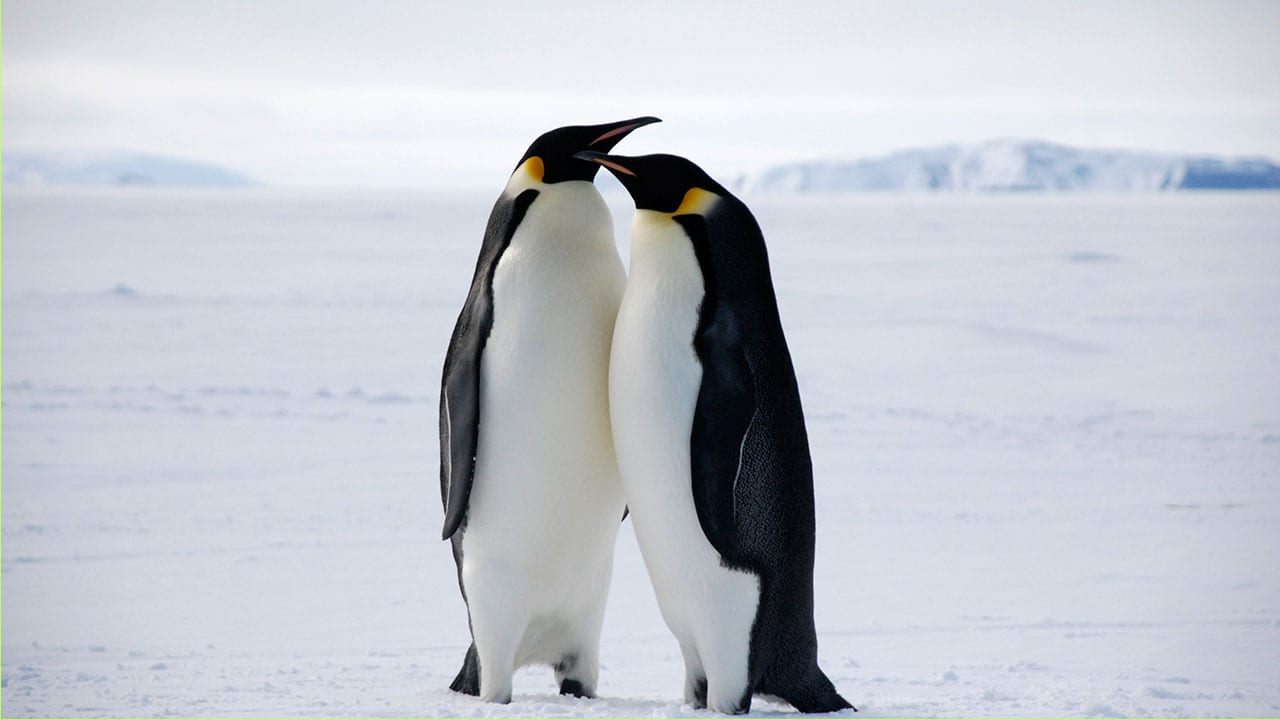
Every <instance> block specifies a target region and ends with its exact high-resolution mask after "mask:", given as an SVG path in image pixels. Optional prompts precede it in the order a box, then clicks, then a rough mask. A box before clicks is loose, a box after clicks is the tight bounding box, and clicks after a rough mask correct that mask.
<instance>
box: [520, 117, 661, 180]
mask: <svg viewBox="0 0 1280 720" xmlns="http://www.w3.org/2000/svg"><path fill="white" fill-rule="evenodd" d="M656 122H662V121H661V120H659V119H658V118H656V117H638V118H632V119H630V120H621V121H619V122H612V123H605V124H603V125H570V126H568V127H562V128H556V129H555V130H550V131H548V132H545V133H543V134H542V135H541V136H540V137H539V138H538V139H537V140H534V141H533V144H532V145H530V146H529V149H528V150H526V151H525V153H524V157H521V158H520V162H518V163H516V167H517V168H519V167H520V166H521V165H524V164H525V163H526V162H528V161H529V160H531V159H533V158H537V160H536V162H534V163H531V165H530V168H529V172H530V173H531V174H532V175H533V176H534V177H535V178H537V179H538V180H540V181H541V182H544V183H558V182H564V181H566V180H586V181H587V182H591V181H592V180H594V179H595V176H596V171H598V170H599V169H600V166H599V165H597V164H595V163H593V162H586V161H584V160H581V159H578V158H575V157H574V153H578V152H581V151H583V150H599V151H601V152H609V151H610V150H611V149H613V146H614V145H617V144H618V141H619V140H621V139H622V138H624V137H626V136H627V134H628V133H630V132H631V131H632V130H635V129H636V128H638V127H641V126H644V125H649V124H651V123H656Z"/></svg>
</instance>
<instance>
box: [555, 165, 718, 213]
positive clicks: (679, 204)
mask: <svg viewBox="0 0 1280 720" xmlns="http://www.w3.org/2000/svg"><path fill="white" fill-rule="evenodd" d="M577 157H580V158H583V159H585V160H592V161H593V162H597V163H600V164H601V165H603V166H604V167H605V168H607V169H608V170H609V172H611V173H613V175H614V177H616V178H618V181H619V182H621V183H622V186H623V187H625V188H626V189H627V192H629V193H631V198H632V199H633V200H635V202H636V209H637V210H656V211H658V212H661V213H677V212H684V211H685V210H688V209H689V208H690V205H691V204H692V205H696V203H693V202H686V201H693V199H694V198H695V197H696V196H697V195H698V193H694V194H693V195H690V191H692V190H704V191H708V192H712V193H715V194H716V195H719V196H721V197H724V196H727V195H729V191H728V190H725V189H724V187H723V186H722V185H721V184H720V183H718V182H716V181H715V180H712V179H711V176H710V175H708V174H707V173H706V172H704V171H703V169H702V168H700V167H698V166H697V165H694V164H693V163H692V162H689V161H688V160H686V159H684V158H682V157H680V156H678V155H640V156H637V157H627V156H625V155H605V154H604V153H599V152H591V151H588V152H581V153H578V155H577ZM690 211H691V212H694V211H695V210H690Z"/></svg>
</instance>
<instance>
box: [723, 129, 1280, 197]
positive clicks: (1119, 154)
mask: <svg viewBox="0 0 1280 720" xmlns="http://www.w3.org/2000/svg"><path fill="white" fill-rule="evenodd" d="M738 189H740V190H745V191H747V192H784V193H828V192H867V191H915V192H929V191H940V192H1045V191H1047V192H1075V191H1109V192H1157V191H1169V190H1226V189H1231V190H1237V189H1280V165H1276V164H1275V163H1272V162H1269V161H1267V160H1263V159H1239V160H1224V159H1219V158H1210V157H1189V156H1179V155H1165V154H1157V153H1142V152H1128V151H1123V150H1084V149H1079V148H1073V147H1067V146H1065V145H1055V144H1053V143H1048V142H1042V141H1037V140H1017V139H1004V140H992V141H989V142H984V143H979V144H977V145H947V146H943V147H934V148H922V149H914V150H903V151H900V152H896V153H893V154H891V155H888V156H886V157H882V158H875V159H869V160H858V161H852V162H849V161H824V160H819V161H812V162H798V163H790V164H785V165H778V166H774V167H772V168H769V169H767V170H765V171H764V172H762V173H759V174H757V175H754V176H748V177H747V178H745V179H744V180H743V181H742V183H741V184H740V185H739V188H738Z"/></svg>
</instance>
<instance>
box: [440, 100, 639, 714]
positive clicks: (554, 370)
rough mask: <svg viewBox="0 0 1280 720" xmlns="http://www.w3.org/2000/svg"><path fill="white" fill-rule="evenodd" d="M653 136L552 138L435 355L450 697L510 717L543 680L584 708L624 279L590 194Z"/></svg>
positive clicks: (509, 191)
mask: <svg viewBox="0 0 1280 720" xmlns="http://www.w3.org/2000/svg"><path fill="white" fill-rule="evenodd" d="M654 122H658V119H657V118H653V117H640V118H634V119H631V120H623V121H621V122H615V123H609V124H605V125H589V126H573V127H562V128H558V129H556V130H551V131H549V132H547V133H545V134H543V135H542V136H540V137H539V138H538V139H537V140H535V141H534V142H533V144H532V145H530V146H529V149H528V150H527V151H526V152H525V154H524V156H523V157H521V158H520V161H519V162H518V163H516V167H515V170H514V172H512V174H511V177H510V179H509V180H508V181H507V185H506V187H505V188H504V189H503V191H502V194H501V195H500V196H499V197H498V200H497V202H496V203H495V204H494V206H493V210H492V212H491V213H490V215H489V223H488V226H487V227H486V228H485V233H484V240H483V242H482V244H481V246H480V256H479V259H478V260H477V262H476V269H475V275H474V276H473V277H472V280H471V287H470V290H469V291H468V293H467V298H466V302H465V303H464V304H463V306H462V311H461V313H460V314H459V315H458V320H457V324H456V325H455V327H454V329H453V335H452V337H451V339H450V341H449V349H448V352H447V354H446V355H445V361H444V373H443V378H442V382H441V388H440V495H441V499H442V501H443V503H444V530H443V534H442V535H443V538H444V539H446V540H450V541H451V543H452V547H453V558H454V561H455V563H456V564H457V567H458V585H459V587H460V588H461V590H462V597H463V601H464V602H465V603H466V606H467V616H468V621H469V625H470V630H471V637H472V643H471V646H470V648H468V650H467V653H466V657H465V659H464V661H463V664H462V669H461V670H459V671H458V675H457V677H456V678H455V679H454V681H453V683H452V684H451V685H450V688H452V689H453V690H456V691H458V692H462V693H467V694H471V695H479V696H480V698H481V699H482V700H486V701H491V702H499V703H507V702H510V701H511V677H512V674H513V673H514V671H515V670H516V669H517V668H520V667H522V666H525V665H531V664H549V665H551V666H553V667H554V668H555V677H556V681H557V683H558V684H559V689H560V692H561V693H563V694H572V695H575V696H580V697H583V696H585V697H593V696H594V695H595V692H596V684H597V678H598V674H599V645H600V631H601V626H602V624H603V621H604V606H605V598H606V595H607V594H608V589H609V577H610V574H611V572H612V567H613V548H614V543H615V540H616V538H617V532H618V526H619V525H620V523H621V520H622V518H623V514H624V511H625V510H624V508H625V505H624V501H623V498H622V488H621V486H620V484H619V480H618V470H617V461H616V459H615V456H614V449H613V438H612V436H611V433H610V424H609V397H608V368H609V349H610V344H611V341H612V337H613V324H614V320H615V319H616V317H617V312H618V304H619V302H620V301H621V298H622V292H623V286H624V285H625V283H626V276H625V273H624V271H623V268H622V260H621V258H620V257H619V255H618V250H617V246H616V245H615V244H614V239H613V222H612V218H611V217H610V214H609V211H608V208H607V207H606V205H605V203H604V200H603V198H602V197H601V196H600V193H599V192H598V191H597V190H596V188H595V186H594V185H593V182H592V181H593V179H594V178H595V175H596V172H597V171H598V170H599V169H600V166H599V165H597V164H596V163H593V162H589V161H585V160H582V159H580V158H575V157H574V153H577V152H579V151H582V150H586V149H592V148H595V149H600V150H608V149H611V148H612V147H613V146H614V144H615V143H617V142H618V141H619V140H621V139H622V138H623V137H625V136H626V135H627V134H628V133H630V132H631V131H632V130H635V129H636V128H638V127H641V126H643V125H647V124H649V123H654Z"/></svg>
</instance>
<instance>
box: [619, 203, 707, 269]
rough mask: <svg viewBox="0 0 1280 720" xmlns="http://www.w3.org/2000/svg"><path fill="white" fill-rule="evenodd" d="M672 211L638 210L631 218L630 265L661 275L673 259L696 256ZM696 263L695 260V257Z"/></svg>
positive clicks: (674, 260)
mask: <svg viewBox="0 0 1280 720" xmlns="http://www.w3.org/2000/svg"><path fill="white" fill-rule="evenodd" d="M673 217H674V216H673V215H672V214H671V213H664V212H658V211H656V210H637V211H636V214H635V216H634V217H633V218H632V221H631V268H632V272H633V274H634V273H636V272H640V273H646V272H655V273H657V274H658V275H662V274H664V273H665V272H666V266H667V265H669V264H670V263H682V262H684V261H686V260H687V259H688V258H692V257H693V246H692V244H691V242H690V240H689V235H688V234H687V233H686V232H685V230H684V227H682V226H681V225H680V223H678V222H676V221H675V220H674V219H673ZM695 263H696V261H695Z"/></svg>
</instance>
